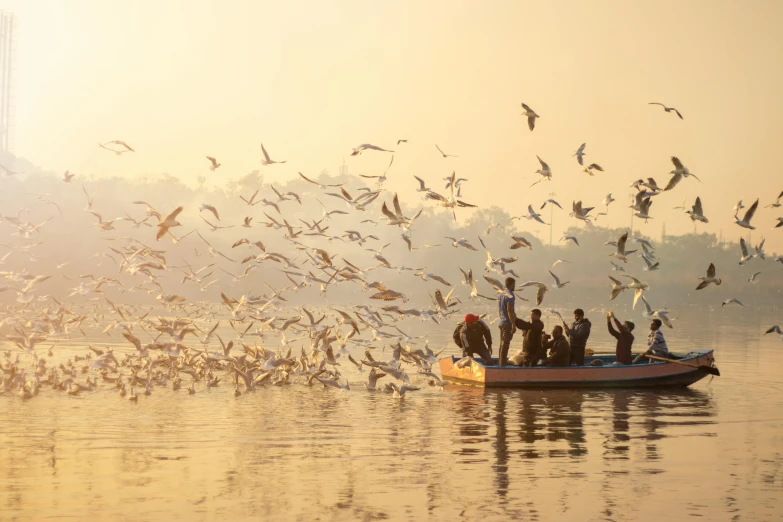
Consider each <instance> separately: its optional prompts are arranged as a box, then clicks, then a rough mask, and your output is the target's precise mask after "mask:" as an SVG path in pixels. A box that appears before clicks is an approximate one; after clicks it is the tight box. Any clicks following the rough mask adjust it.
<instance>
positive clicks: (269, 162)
mask: <svg viewBox="0 0 783 522" xmlns="http://www.w3.org/2000/svg"><path fill="white" fill-rule="evenodd" d="M261 153H262V154H263V155H264V159H262V160H261V165H264V166H267V165H274V164H275V163H285V162H286V161H287V160H283V161H275V160H273V159H272V158H270V157H269V153H268V152H267V151H266V149H265V148H264V144H263V143H262V144H261Z"/></svg>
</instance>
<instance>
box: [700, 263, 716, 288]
mask: <svg viewBox="0 0 783 522" xmlns="http://www.w3.org/2000/svg"><path fill="white" fill-rule="evenodd" d="M699 279H701V283H699V286H697V287H696V290H702V289H704V288H707V287H708V286H709V285H710V283H715V284H716V285H719V284H721V282H722V281H721V279H720V277H715V264H714V263H710V266H708V267H707V276H706V277H705V276H701V277H699Z"/></svg>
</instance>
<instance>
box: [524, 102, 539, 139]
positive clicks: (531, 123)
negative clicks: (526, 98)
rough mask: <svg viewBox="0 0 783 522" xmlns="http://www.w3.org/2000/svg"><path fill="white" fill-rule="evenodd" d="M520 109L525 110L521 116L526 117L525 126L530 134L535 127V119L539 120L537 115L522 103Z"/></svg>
mask: <svg viewBox="0 0 783 522" xmlns="http://www.w3.org/2000/svg"><path fill="white" fill-rule="evenodd" d="M522 108H523V109H524V110H525V112H523V113H522V116H527V126H528V127H530V131H531V132H532V131H533V129H534V128H535V126H536V118H539V115H538V114H536V111H534V110H533V109H531V108H530V107H528V106H527V105H526V104H524V103H523V104H522Z"/></svg>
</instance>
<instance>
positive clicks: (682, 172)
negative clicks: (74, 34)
mask: <svg viewBox="0 0 783 522" xmlns="http://www.w3.org/2000/svg"><path fill="white" fill-rule="evenodd" d="M671 160H672V163H673V164H674V170H673V171H671V172H669V174H671V175H672V178H671V179H670V180H669V183H668V184H667V185H666V188H664V189H663V190H664V192H665V191H669V190H671V189H673V188H674V187H676V186H677V184H678V183H679V182H680V180H682V179H683V178H688V177H690V176H693V177H694V178H695V179H696V180H698V181H701V180H700V179H699V178H697V177H696V176H695V175H694V174H691V171H690V170H688V167H686V166H685V165H683V164H682V162H681V161H680V159H679V158H678V157H677V156H672V157H671Z"/></svg>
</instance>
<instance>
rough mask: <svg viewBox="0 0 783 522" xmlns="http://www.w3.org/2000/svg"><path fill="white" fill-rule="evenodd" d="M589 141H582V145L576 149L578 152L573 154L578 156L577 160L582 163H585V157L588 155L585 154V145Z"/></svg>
mask: <svg viewBox="0 0 783 522" xmlns="http://www.w3.org/2000/svg"><path fill="white" fill-rule="evenodd" d="M586 145H587V143H582V145H580V146H579V148H578V149H576V152H574V153H573V154H572V156H576V161H578V162H579V164H580V165H584V159H583V157H584V156H586V154H585V146H586Z"/></svg>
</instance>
